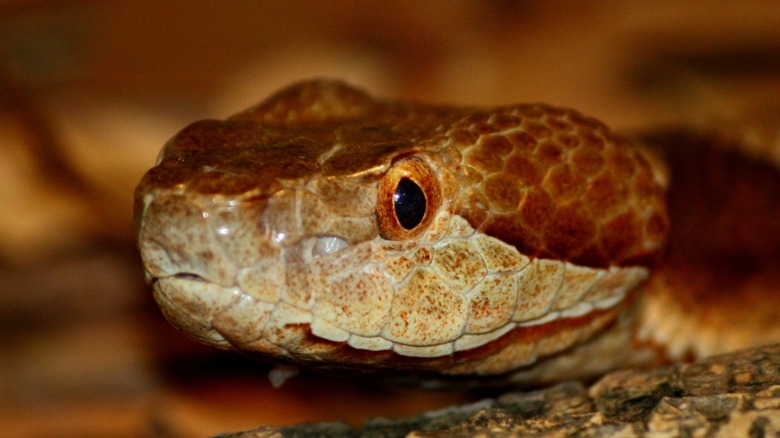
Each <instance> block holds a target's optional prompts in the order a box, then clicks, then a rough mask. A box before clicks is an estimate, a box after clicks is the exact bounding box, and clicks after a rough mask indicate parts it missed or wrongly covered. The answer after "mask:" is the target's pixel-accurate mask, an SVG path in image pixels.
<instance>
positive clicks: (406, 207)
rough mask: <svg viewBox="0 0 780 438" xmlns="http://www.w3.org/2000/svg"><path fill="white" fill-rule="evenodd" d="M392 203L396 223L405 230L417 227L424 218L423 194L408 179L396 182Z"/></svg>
mask: <svg viewBox="0 0 780 438" xmlns="http://www.w3.org/2000/svg"><path fill="white" fill-rule="evenodd" d="M393 203H394V205H395V216H396V218H398V222H399V223H400V224H401V226H402V227H404V228H405V229H407V230H411V229H412V228H414V227H416V226H417V225H419V224H420V222H422V220H423V217H425V207H426V206H425V204H426V199H425V193H424V192H423V191H422V189H421V188H420V186H418V185H417V184H416V183H415V182H414V181H412V180H410V179H409V178H401V180H400V181H398V185H397V186H396V188H395V194H393Z"/></svg>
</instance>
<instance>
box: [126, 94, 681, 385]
mask: <svg viewBox="0 0 780 438" xmlns="http://www.w3.org/2000/svg"><path fill="white" fill-rule="evenodd" d="M657 170H658V169H653V168H652V167H651V166H650V164H649V162H648V161H647V160H646V159H645V157H644V155H643V154H642V153H640V152H639V151H638V150H637V149H636V148H634V146H633V145H632V144H631V143H629V142H628V141H626V140H625V139H623V138H621V137H619V136H617V135H615V134H613V133H612V132H611V131H610V130H609V129H608V128H607V127H606V126H605V125H603V124H602V123H601V122H598V121H596V120H595V119H592V118H589V117H586V116H583V115H581V114H580V113H578V112H576V111H572V110H567V109H561V108H556V107H551V106H547V105H541V104H536V105H511V106H503V107H497V108H468V107H454V106H434V105H425V104H418V103H408V102H395V101H385V100H375V99H373V98H371V97H369V96H367V95H366V94H364V93H363V92H361V91H358V90H356V89H353V88H351V87H349V86H347V85H344V84H342V83H339V82H333V81H311V82H304V83H300V84H296V85H293V86H291V87H289V88H286V89H284V90H282V91H280V92H279V93H277V94H275V95H274V96H272V97H270V98H269V99H268V100H266V101H265V102H263V103H261V104H259V105H257V106H255V107H252V108H250V109H248V110H246V111H244V112H241V113H239V114H237V115H235V116H233V117H231V118H229V119H227V120H224V121H217V120H206V121H200V122H197V123H194V124H192V125H190V126H188V127H187V128H185V129H184V130H183V131H181V132H180V133H179V134H178V135H177V136H176V137H174V138H173V139H172V140H171V141H169V142H168V143H167V144H166V146H165V148H164V150H163V152H162V154H161V160H160V162H159V163H158V165H157V166H156V167H154V168H153V169H151V170H150V171H149V172H148V173H147V174H146V176H145V177H144V178H143V180H142V181H141V184H140V185H139V187H138V189H137V193H136V212H135V213H136V228H137V232H138V236H139V248H140V250H141V255H142V257H143V260H144V264H145V267H146V271H147V278H148V279H149V280H150V281H151V282H153V284H154V292H155V298H156V299H157V301H158V303H159V304H160V306H161V308H162V310H163V312H164V313H165V315H166V316H167V317H168V319H169V320H170V321H171V322H172V323H173V324H174V325H176V326H177V327H179V328H181V329H182V330H184V331H185V332H187V333H188V334H190V335H191V336H193V337H195V338H196V339H199V340H201V341H203V342H207V343H210V344H213V345H216V346H218V347H221V348H238V349H241V350H245V351H250V352H254V353H258V354H261V355H266V356H272V357H274V358H277V359H280V360H287V361H293V362H304V363H311V364H315V365H320V366H329V367H350V366H352V367H360V368H407V369H420V370H426V371H434V372H442V373H453V374H472V373H477V374H500V373H505V372H507V371H510V370H514V369H517V368H521V369H527V368H528V367H527V366H528V365H531V364H533V363H535V362H537V361H538V360H539V359H540V358H542V357H546V356H550V355H555V354H556V353H559V352H562V351H565V350H567V349H570V348H571V347H573V346H576V345H579V344H582V343H583V342H585V341H587V340H589V339H591V338H592V337H593V336H594V335H595V334H597V333H599V332H601V331H603V330H604V329H605V328H608V327H610V326H612V325H614V324H616V320H617V319H618V317H619V315H620V314H621V312H622V311H623V310H624V308H625V307H626V306H627V305H626V304H625V303H626V301H627V300H625V299H624V298H625V297H627V296H629V295H631V292H632V291H633V290H634V289H635V288H636V287H637V286H638V285H640V284H641V283H643V281H644V280H645V279H646V278H647V276H648V272H649V269H650V268H651V267H652V266H653V265H654V264H655V263H656V262H657V261H658V260H659V258H660V256H661V254H662V253H663V250H664V248H665V244H666V239H667V236H668V234H669V220H668V217H667V207H666V201H665V197H664V190H663V187H662V182H663V179H662V178H660V177H659V176H658V175H660V173H658V172H657ZM402 179H409V180H411V181H413V182H414V183H415V184H417V185H418V186H419V187H420V188H421V190H422V191H423V192H424V196H425V200H426V202H427V209H426V210H425V213H424V216H423V218H422V219H421V220H420V223H419V224H418V225H416V226H414V227H412V228H410V229H407V228H405V227H403V226H401V224H400V223H399V221H398V219H397V218H396V211H395V203H394V202H395V201H394V197H393V196H394V191H395V188H396V187H397V185H398V182H399V181H400V180H402ZM328 245H335V246H333V247H330V246H328ZM628 301H631V300H628ZM572 366H575V367H576V366H577V365H571V364H569V365H566V364H564V365H560V366H556V370H557V371H556V372H558V371H560V372H561V373H565V372H566V370H567V367H568V368H571V367H572ZM524 367H525V368H524Z"/></svg>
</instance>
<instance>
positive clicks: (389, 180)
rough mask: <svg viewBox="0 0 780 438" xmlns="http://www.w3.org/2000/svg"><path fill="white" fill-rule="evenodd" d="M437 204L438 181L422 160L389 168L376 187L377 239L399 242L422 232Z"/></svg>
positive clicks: (406, 160)
mask: <svg viewBox="0 0 780 438" xmlns="http://www.w3.org/2000/svg"><path fill="white" fill-rule="evenodd" d="M440 204H441V188H440V186H439V179H438V177H437V176H436V174H435V173H434V172H433V170H432V169H431V168H430V167H429V166H428V165H427V164H426V163H425V162H423V161H422V160H420V159H417V158H408V159H405V160H399V161H398V162H396V163H394V164H393V167H391V168H390V169H389V170H388V171H387V173H386V174H385V176H384V178H383V179H382V181H381V182H380V184H379V191H378V193H377V206H376V216H377V222H378V225H379V235H380V236H382V237H383V238H385V239H388V240H403V239H408V238H410V237H414V236H416V235H417V234H419V233H421V232H422V231H423V230H425V229H426V228H427V227H428V225H429V224H430V222H431V220H432V219H433V216H434V215H435V213H436V211H437V210H438V208H439V205H440Z"/></svg>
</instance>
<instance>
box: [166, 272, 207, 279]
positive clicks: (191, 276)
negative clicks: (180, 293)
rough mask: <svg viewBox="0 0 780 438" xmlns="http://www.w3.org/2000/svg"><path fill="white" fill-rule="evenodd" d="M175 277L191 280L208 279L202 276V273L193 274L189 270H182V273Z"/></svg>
mask: <svg viewBox="0 0 780 438" xmlns="http://www.w3.org/2000/svg"><path fill="white" fill-rule="evenodd" d="M173 277H174V278H179V279H182V280H190V281H206V279H205V278H203V277H201V276H200V275H197V274H192V273H189V272H180V273H178V274H176V275H174V276H173Z"/></svg>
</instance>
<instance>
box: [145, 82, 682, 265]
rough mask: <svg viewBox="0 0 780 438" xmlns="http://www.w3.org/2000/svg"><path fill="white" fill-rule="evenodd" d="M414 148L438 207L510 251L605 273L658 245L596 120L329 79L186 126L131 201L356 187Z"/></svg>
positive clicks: (641, 202)
mask: <svg viewBox="0 0 780 438" xmlns="http://www.w3.org/2000/svg"><path fill="white" fill-rule="evenodd" d="M421 153H424V154H428V155H429V156H437V157H438V158H437V159H438V160H440V161H441V162H442V163H445V164H446V165H445V166H444V167H446V168H443V169H437V172H439V175H440V179H441V181H451V182H452V183H453V184H457V187H443V190H442V191H443V193H454V194H456V195H455V197H454V198H455V199H452V200H449V203H446V204H445V205H444V207H443V208H450V209H452V211H453V213H456V214H460V215H462V216H463V217H465V218H466V219H467V220H468V221H469V223H470V224H471V225H472V226H473V227H474V228H476V229H478V230H480V231H482V232H484V233H486V234H488V235H491V236H494V237H498V238H500V239H501V240H503V241H505V242H507V243H510V244H512V245H514V246H515V247H517V248H518V249H519V250H520V251H521V252H522V253H524V254H527V255H530V256H536V257H542V258H554V259H561V260H567V261H572V262H574V263H577V264H581V265H586V266H592V267H605V266H610V265H634V264H639V265H646V264H649V263H651V262H652V261H654V260H655V259H656V258H657V257H658V254H659V253H660V252H661V250H662V247H663V244H664V241H665V239H666V236H667V233H668V221H667V218H666V207H665V203H664V200H663V193H662V189H661V188H660V187H659V186H658V184H656V182H655V181H654V179H653V174H652V172H651V169H650V167H649V165H648V164H647V162H646V161H645V159H644V158H643V157H642V156H641V155H640V154H639V153H638V152H637V151H636V150H635V149H634V148H633V147H632V146H631V145H630V144H629V143H628V142H627V141H625V140H624V139H621V138H619V137H617V136H615V135H614V134H612V133H611V132H610V131H609V130H608V128H606V127H605V126H604V125H603V124H602V123H600V122H598V121H596V120H594V119H591V118H588V117H585V116H582V115H581V114H579V113H577V112H575V111H571V110H566V109H560V108H555V107H551V106H546V105H515V106H506V107H500V108H491V109H480V108H463V107H450V106H428V105H422V104H413V103H402V102H401V103H399V102H389V101H381V100H374V99H372V98H370V97H368V96H367V95H365V94H363V93H362V92H360V91H358V90H355V89H353V88H351V87H348V86H346V85H344V84H341V83H338V82H330V81H312V82H306V83H301V84H298V85H294V86H292V87H289V88H287V89H285V90H282V91H281V92H279V93H278V94H276V95H275V96H272V97H271V98H270V99H268V100H266V101H265V102H263V103H261V104H260V105H258V106H256V107H253V108H250V109H248V110H246V111H244V112H242V113H240V114H238V115H236V116H234V117H232V118H230V119H228V120H226V121H215V120H208V121H201V122H197V123H194V124H192V125H190V126H189V127H187V128H185V129H184V130H183V131H182V132H180V133H179V134H178V135H177V136H176V137H175V138H174V139H173V140H171V141H170V142H169V143H168V145H167V146H166V152H165V156H166V158H165V160H163V161H162V163H160V165H159V166H157V167H155V168H154V169H152V170H151V171H150V172H149V173H148V174H147V175H146V176H145V177H144V179H143V181H142V182H141V184H140V186H139V189H138V196H139V197H140V196H141V195H142V194H143V193H147V192H152V191H166V190H171V189H173V188H174V187H177V186H186V190H187V192H188V193H190V194H191V195H192V196H196V195H216V196H221V197H233V198H236V199H239V200H246V199H263V198H268V197H270V196H272V195H273V194H274V193H276V192H278V191H279V190H282V189H283V188H284V187H287V186H289V185H290V184H293V183H295V184H298V186H300V184H305V183H307V182H311V181H317V180H324V179H326V178H328V177H334V176H349V177H350V178H352V181H353V182H355V183H357V184H365V185H367V186H370V185H372V184H376V181H377V180H378V179H379V178H380V177H381V169H387V168H389V167H390V165H391V164H392V163H393V162H394V160H397V159H398V158H399V157H403V156H408V155H414V154H421ZM450 165H451V166H450ZM377 169H379V172H378V171H377ZM447 175H450V178H447ZM448 184H449V183H448ZM139 204H141V203H140V202H139Z"/></svg>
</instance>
